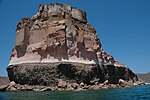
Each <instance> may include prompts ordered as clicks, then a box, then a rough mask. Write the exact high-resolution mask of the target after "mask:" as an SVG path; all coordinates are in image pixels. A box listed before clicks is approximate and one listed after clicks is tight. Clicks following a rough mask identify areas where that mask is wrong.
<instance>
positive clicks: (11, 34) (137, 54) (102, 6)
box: [0, 0, 150, 76]
mask: <svg viewBox="0 0 150 100" xmlns="http://www.w3.org/2000/svg"><path fill="white" fill-rule="evenodd" d="M50 3H62V4H64V3H65V4H69V5H71V6H73V7H77V8H79V9H82V10H84V11H86V12H87V18H88V23H90V24H92V25H93V26H94V27H95V29H96V30H97V33H98V36H99V37H100V40H101V43H102V47H103V49H104V50H105V51H106V52H108V53H109V54H111V55H112V56H114V57H115V59H117V60H118V61H120V62H122V63H123V64H125V65H127V66H128V67H130V68H131V69H132V70H133V71H134V72H140V73H145V72H149V71H150V39H149V38H150V0H0V75H3V76H7V72H6V67H7V65H8V63H9V59H10V55H11V50H12V48H13V47H14V42H15V30H16V25H17V23H18V22H19V20H20V19H21V18H23V17H31V16H33V15H34V14H36V12H37V10H38V6H39V4H50Z"/></svg>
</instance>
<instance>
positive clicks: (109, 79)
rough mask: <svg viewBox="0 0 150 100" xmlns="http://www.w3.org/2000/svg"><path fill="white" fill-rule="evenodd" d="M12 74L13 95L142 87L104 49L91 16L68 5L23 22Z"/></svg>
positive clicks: (56, 6) (50, 7)
mask: <svg viewBox="0 0 150 100" xmlns="http://www.w3.org/2000/svg"><path fill="white" fill-rule="evenodd" d="M106 38H107V37H106ZM7 71H8V76H9V79H10V81H12V82H11V83H10V84H9V85H8V86H7V88H6V90H7V91H11V90H41V91H43V90H82V89H101V88H115V87H127V86H133V85H134V83H135V82H137V81H138V77H137V75H136V74H134V73H133V72H132V71H131V70H130V69H129V68H128V67H126V66H125V65H123V64H121V63H120V62H118V61H116V60H115V59H114V57H113V56H111V55H110V54H108V53H106V52H105V51H104V50H103V49H102V45H101V42H100V39H99V38H98V34H97V33H96V30H95V29H94V27H93V26H92V25H91V24H89V23H88V22H87V18H86V13H85V12H84V11H82V10H80V9H77V8H74V7H71V6H69V5H66V4H49V5H40V6H39V9H38V12H37V14H35V15H33V16H32V17H31V18H22V19H21V21H20V22H19V23H18V25H17V28H16V41H15V46H14V48H13V50H12V54H11V57H10V63H9V66H8V67H7Z"/></svg>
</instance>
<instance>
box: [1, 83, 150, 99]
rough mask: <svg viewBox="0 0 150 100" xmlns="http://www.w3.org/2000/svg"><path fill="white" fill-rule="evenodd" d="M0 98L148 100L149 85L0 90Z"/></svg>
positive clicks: (149, 97)
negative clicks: (62, 89) (51, 89)
mask: <svg viewBox="0 0 150 100" xmlns="http://www.w3.org/2000/svg"><path fill="white" fill-rule="evenodd" d="M0 100H150V85H141V86H134V87H130V88H116V89H107V90H97V91H91V90H86V91H45V92H36V91H18V92H0Z"/></svg>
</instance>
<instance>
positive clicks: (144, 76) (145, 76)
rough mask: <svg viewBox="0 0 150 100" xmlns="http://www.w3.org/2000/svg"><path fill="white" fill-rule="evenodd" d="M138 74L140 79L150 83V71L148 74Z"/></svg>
mask: <svg viewBox="0 0 150 100" xmlns="http://www.w3.org/2000/svg"><path fill="white" fill-rule="evenodd" d="M137 76H138V78H139V79H142V80H143V81H145V82H146V83H150V72H148V73H146V74H140V73H137Z"/></svg>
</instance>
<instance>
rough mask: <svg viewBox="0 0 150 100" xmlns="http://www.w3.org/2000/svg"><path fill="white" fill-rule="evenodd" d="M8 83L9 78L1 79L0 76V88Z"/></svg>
mask: <svg viewBox="0 0 150 100" xmlns="http://www.w3.org/2000/svg"><path fill="white" fill-rule="evenodd" d="M9 82H10V81H9V78H8V77H3V76H0V86H1V85H6V84H8V83H9Z"/></svg>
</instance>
